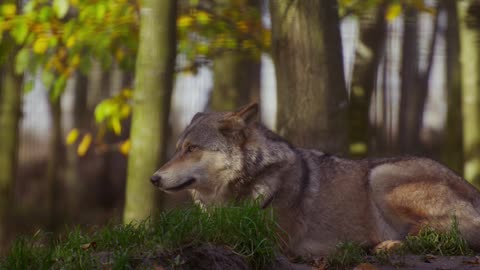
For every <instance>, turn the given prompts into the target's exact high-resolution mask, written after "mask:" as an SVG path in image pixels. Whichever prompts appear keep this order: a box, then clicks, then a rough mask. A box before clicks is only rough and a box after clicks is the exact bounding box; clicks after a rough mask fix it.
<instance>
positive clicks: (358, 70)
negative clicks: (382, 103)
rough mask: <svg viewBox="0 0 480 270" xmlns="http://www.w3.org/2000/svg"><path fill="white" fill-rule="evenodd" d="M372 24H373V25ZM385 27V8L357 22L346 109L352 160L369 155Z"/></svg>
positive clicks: (383, 50)
mask: <svg viewBox="0 0 480 270" xmlns="http://www.w3.org/2000/svg"><path fill="white" fill-rule="evenodd" d="M372 21H373V23H372ZM386 34H387V24H386V22H385V7H384V6H383V5H382V6H380V7H379V8H378V9H377V10H373V12H370V13H367V14H366V15H364V16H363V17H362V18H360V38H359V45H357V49H356V56H355V64H354V67H353V80H352V90H351V93H350V105H349V120H350V123H349V124H350V125H349V127H350V130H349V133H348V134H349V137H350V138H349V143H350V154H351V155H352V156H353V157H357V158H360V157H365V156H366V155H367V154H368V148H369V146H368V145H369V138H370V136H371V132H370V117H369V109H370V100H371V97H372V93H373V91H374V89H375V85H376V80H377V75H378V67H379V65H380V61H381V59H382V55H383V54H384V52H385V41H386Z"/></svg>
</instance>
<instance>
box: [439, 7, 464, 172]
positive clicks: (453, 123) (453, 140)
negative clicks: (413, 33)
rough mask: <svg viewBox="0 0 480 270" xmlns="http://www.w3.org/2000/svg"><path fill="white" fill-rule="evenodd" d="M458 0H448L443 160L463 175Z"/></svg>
mask: <svg viewBox="0 0 480 270" xmlns="http://www.w3.org/2000/svg"><path fill="white" fill-rule="evenodd" d="M456 2H457V1H456V0H445V1H444V2H443V3H444V6H445V10H446V12H447V18H448V24H447V29H446V65H445V66H446V82H447V103H448V104H447V123H446V137H445V140H444V147H443V159H442V160H443V162H444V163H445V164H447V165H448V167H449V168H451V169H452V170H454V171H455V172H457V173H458V174H460V175H463V162H464V160H463V116H462V81H461V76H462V70H461V68H462V66H461V65H460V36H459V26H458V14H457V12H458V11H457V3H456Z"/></svg>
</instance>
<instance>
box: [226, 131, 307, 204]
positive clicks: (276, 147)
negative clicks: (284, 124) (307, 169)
mask: <svg viewBox="0 0 480 270" xmlns="http://www.w3.org/2000/svg"><path fill="white" fill-rule="evenodd" d="M248 138H249V139H248V140H247V142H246V143H245V145H244V146H243V147H242V153H243V157H244V161H243V176H242V178H240V179H239V180H240V181H239V182H237V183H234V184H235V186H234V187H233V190H235V191H240V193H239V194H238V195H239V196H240V197H250V198H257V197H262V198H263V199H262V200H263V206H264V207H266V206H268V205H269V204H270V203H272V202H275V197H276V196H277V195H279V194H280V193H283V192H285V190H284V189H285V187H288V186H289V185H291V184H292V185H295V184H296V183H285V182H287V179H291V177H295V176H296V175H300V174H301V172H300V171H301V170H302V168H301V165H302V164H301V160H300V157H299V151H300V150H299V149H297V148H295V147H294V146H293V145H292V144H290V143H289V142H288V141H287V140H285V139H284V138H282V137H281V136H279V135H277V134H275V133H273V132H272V131H271V130H269V129H267V128H266V127H264V126H263V125H261V124H258V125H256V126H254V127H253V128H252V129H251V134H249V136H248ZM282 196H284V194H282Z"/></svg>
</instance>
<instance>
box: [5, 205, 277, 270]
mask: <svg viewBox="0 0 480 270" xmlns="http://www.w3.org/2000/svg"><path fill="white" fill-rule="evenodd" d="M276 231H277V225H276V223H275V221H274V218H273V214H272V211H271V210H261V207H260V206H259V204H258V203H257V202H244V203H242V204H241V205H229V206H223V207H212V208H209V209H208V210H207V211H206V212H205V211H203V210H201V209H200V208H199V207H197V206H188V207H185V208H181V209H175V210H170V211H166V212H163V213H161V214H160V215H158V216H155V217H153V218H150V219H147V220H145V221H143V222H140V223H137V224H128V225H121V224H116V223H115V222H112V223H111V224H109V225H107V226H105V227H103V228H93V229H90V232H85V231H84V230H81V229H80V228H73V229H72V230H70V231H69V232H68V233H66V234H65V235H63V236H61V237H59V238H58V239H55V240H52V236H51V235H48V234H41V233H37V234H36V235H35V236H33V237H29V238H27V237H20V238H18V239H17V240H16V242H15V243H14V244H13V246H12V248H11V249H10V252H9V254H8V255H7V256H6V257H5V258H3V259H1V260H0V269H102V268H105V267H104V266H105V265H107V266H108V268H109V269H131V268H133V267H135V262H138V259H139V258H140V259H142V258H149V257H151V256H155V255H156V254H159V253H160V252H162V251H167V250H177V249H181V248H182V247H186V246H190V247H191V246H197V245H201V244H205V243H211V244H214V245H220V246H227V247H228V248H229V249H231V250H233V252H235V253H236V254H239V255H241V256H242V257H243V258H244V259H245V260H246V261H247V262H248V263H249V264H250V265H251V266H252V267H253V268H262V267H263V266H264V265H266V264H268V263H269V262H270V261H271V260H272V259H273V257H274V255H275V252H276V251H277V235H276Z"/></svg>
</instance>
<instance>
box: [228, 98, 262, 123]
mask: <svg viewBox="0 0 480 270" xmlns="http://www.w3.org/2000/svg"><path fill="white" fill-rule="evenodd" d="M257 114H258V102H256V101H255V102H252V103H250V104H247V105H245V106H243V107H240V108H239V109H238V110H237V111H235V113H234V115H235V116H238V117H240V118H242V119H243V121H244V122H245V123H246V124H247V125H248V124H250V123H251V122H252V121H254V120H255V117H256V116H257Z"/></svg>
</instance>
